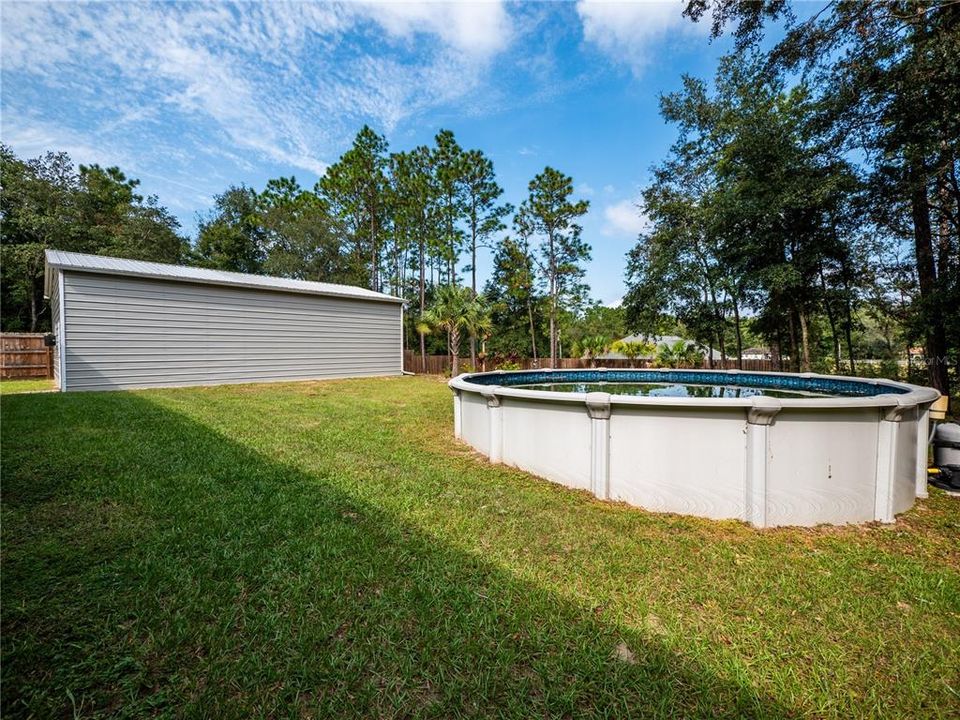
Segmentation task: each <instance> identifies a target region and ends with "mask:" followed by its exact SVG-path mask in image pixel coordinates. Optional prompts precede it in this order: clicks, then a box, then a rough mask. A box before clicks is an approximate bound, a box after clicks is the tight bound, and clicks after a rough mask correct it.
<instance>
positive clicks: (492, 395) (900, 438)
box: [450, 368, 939, 527]
mask: <svg viewBox="0 0 960 720" xmlns="http://www.w3.org/2000/svg"><path fill="white" fill-rule="evenodd" d="M450 388H451V389H452V390H453V392H454V430H455V433H456V436H457V437H458V438H460V439H462V440H464V441H465V442H467V443H469V444H470V445H472V446H473V447H474V448H476V449H477V450H479V451H480V452H482V453H484V454H486V455H487V456H488V457H489V458H490V460H491V461H492V462H502V463H506V464H508V465H513V466H515V467H518V468H522V469H524V470H528V471H530V472H532V473H535V474H537V475H540V476H542V477H545V478H547V479H549V480H552V481H554V482H557V483H560V484H563V485H566V486H568V487H572V488H579V489H583V490H587V491H590V492H592V493H593V494H594V495H596V496H597V497H598V498H602V499H609V500H618V501H622V502H627V503H629V504H631V505H637V506H640V507H643V508H646V509H648V510H654V511H658V512H674V513H683V514H688V515H698V516H701V517H707V518H715V519H726V518H735V519H740V520H744V521H746V522H749V523H751V524H753V525H755V526H757V527H773V526H778V525H817V524H821V523H830V524H842V523H857V522H867V521H873V520H876V521H881V522H893V520H894V518H895V515H896V514H897V513H900V512H903V511H904V510H907V509H909V508H910V507H911V506H912V505H913V503H914V500H915V499H916V498H917V497H918V496H919V497H926V482H927V477H926V465H927V426H928V420H929V416H928V410H929V407H930V404H931V403H932V402H933V401H934V400H936V399H937V398H938V397H939V393H938V392H937V391H936V390H933V389H931V388H924V387H919V386H916V385H906V384H904V383H898V382H893V381H891V380H866V379H862V378H849V377H835V376H828V375H813V374H802V375H796V374H788V373H755V372H740V371H736V370H730V371H713V370H709V371H708V370H619V369H617V370H614V369H605V368H600V369H596V370H532V371H519V372H500V371H498V372H492V373H474V374H467V375H460V376H459V377H456V378H454V379H452V380H451V381H450Z"/></svg>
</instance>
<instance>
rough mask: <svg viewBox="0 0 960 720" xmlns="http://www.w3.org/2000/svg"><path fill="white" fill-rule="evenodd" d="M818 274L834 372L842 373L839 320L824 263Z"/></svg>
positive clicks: (820, 266) (821, 264)
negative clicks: (831, 349)
mask: <svg viewBox="0 0 960 720" xmlns="http://www.w3.org/2000/svg"><path fill="white" fill-rule="evenodd" d="M817 272H818V273H819V274H820V287H821V288H822V289H823V309H824V310H825V311H826V313H827V322H828V323H829V324H830V342H831V344H832V345H833V367H834V372H840V335H839V333H837V319H836V317H834V314H833V303H831V302H830V291H829V290H828V289H827V278H826V275H824V273H823V262H821V263H820V264H819V266H818V268H817Z"/></svg>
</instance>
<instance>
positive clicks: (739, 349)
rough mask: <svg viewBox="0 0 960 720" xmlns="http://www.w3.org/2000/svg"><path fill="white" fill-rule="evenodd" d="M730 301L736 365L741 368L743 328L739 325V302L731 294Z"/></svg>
mask: <svg viewBox="0 0 960 720" xmlns="http://www.w3.org/2000/svg"><path fill="white" fill-rule="evenodd" d="M730 303H731V304H732V305H733V322H734V327H735V328H736V331H737V367H738V368H739V369H740V370H743V330H742V329H741V327H740V303H738V302H737V298H736V297H735V296H734V295H733V294H731V295H730Z"/></svg>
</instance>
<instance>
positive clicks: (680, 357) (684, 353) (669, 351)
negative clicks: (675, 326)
mask: <svg viewBox="0 0 960 720" xmlns="http://www.w3.org/2000/svg"><path fill="white" fill-rule="evenodd" d="M702 359H703V356H702V355H701V354H700V352H699V351H698V350H697V348H696V347H694V345H693V343H688V342H687V341H686V340H677V341H676V342H675V343H674V344H673V345H668V344H667V343H663V344H661V345H660V347H659V348H658V349H657V366H658V367H670V368H677V367H694V366H696V365H699V364H700V362H701V360H702Z"/></svg>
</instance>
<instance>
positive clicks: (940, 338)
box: [910, 161, 950, 395]
mask: <svg viewBox="0 0 960 720" xmlns="http://www.w3.org/2000/svg"><path fill="white" fill-rule="evenodd" d="M910 185H911V187H910V211H911V215H912V218H913V239H914V245H915V248H916V255H917V279H918V280H919V284H920V298H921V300H922V301H923V312H924V314H925V315H926V318H925V320H926V323H925V325H926V328H927V331H926V339H925V346H926V347H925V350H926V356H927V357H926V361H927V373H928V377H929V381H930V384H931V385H932V386H933V387H934V388H936V389H937V390H939V391H940V392H941V393H943V394H944V395H946V394H948V393H949V384H950V378H949V376H948V375H947V364H946V361H947V337H946V328H945V327H944V322H943V308H942V304H941V302H940V298H939V296H938V293H937V268H936V265H935V263H934V255H933V232H932V230H931V227H930V204H929V202H928V199H927V186H926V173H925V172H924V169H923V167H922V165H921V164H920V163H919V162H917V161H914V163H913V165H912V166H911V169H910Z"/></svg>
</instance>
